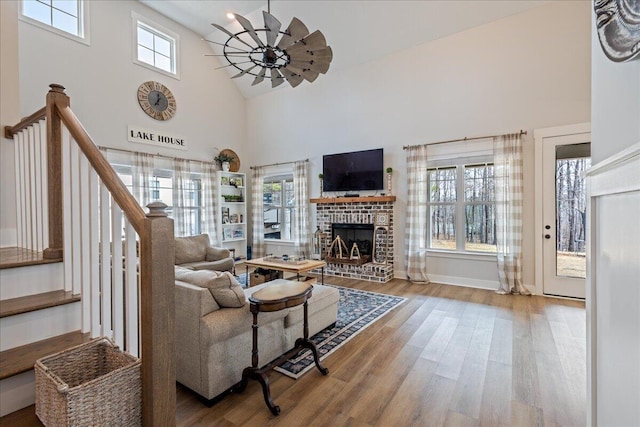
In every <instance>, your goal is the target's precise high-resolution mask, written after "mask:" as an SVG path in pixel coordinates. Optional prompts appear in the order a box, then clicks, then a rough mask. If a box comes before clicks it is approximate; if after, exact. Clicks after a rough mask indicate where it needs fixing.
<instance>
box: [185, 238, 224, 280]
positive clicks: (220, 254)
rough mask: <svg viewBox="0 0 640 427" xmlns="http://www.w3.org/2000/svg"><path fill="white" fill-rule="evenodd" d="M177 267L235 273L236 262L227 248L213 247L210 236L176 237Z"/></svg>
mask: <svg viewBox="0 0 640 427" xmlns="http://www.w3.org/2000/svg"><path fill="white" fill-rule="evenodd" d="M175 265H177V266H180V267H185V268H188V269H190V270H215V271H233V266H234V260H233V258H232V257H231V252H229V249H227V248H215V247H212V246H211V244H210V241H209V235H208V234H199V235H197V236H187V237H176V239H175Z"/></svg>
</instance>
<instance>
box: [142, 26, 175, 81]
mask: <svg viewBox="0 0 640 427" xmlns="http://www.w3.org/2000/svg"><path fill="white" fill-rule="evenodd" d="M134 22H135V53H134V55H135V56H134V62H135V63H137V64H139V65H142V66H145V67H147V68H151V69H155V70H157V71H161V72H163V73H165V74H169V75H171V76H174V77H176V76H177V75H178V60H177V57H178V54H177V52H178V35H177V34H174V33H172V32H170V31H169V30H167V29H164V28H162V27H160V26H159V25H157V24H154V23H152V22H151V21H148V20H143V19H142V18H141V17H139V16H136V15H134Z"/></svg>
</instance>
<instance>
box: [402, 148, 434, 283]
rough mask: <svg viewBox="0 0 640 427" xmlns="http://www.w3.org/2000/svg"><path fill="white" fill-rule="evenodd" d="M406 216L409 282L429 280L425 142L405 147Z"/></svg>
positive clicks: (406, 250) (405, 241) (427, 191)
mask: <svg viewBox="0 0 640 427" xmlns="http://www.w3.org/2000/svg"><path fill="white" fill-rule="evenodd" d="M407 181H408V182H407V220H406V227H405V238H404V246H405V253H406V262H407V277H408V279H409V280H411V281H412V282H416V283H425V284H426V283H429V277H428V276H427V248H426V232H427V219H428V211H427V197H429V189H428V188H427V185H426V184H427V146H426V145H420V146H414V147H409V148H408V149H407Z"/></svg>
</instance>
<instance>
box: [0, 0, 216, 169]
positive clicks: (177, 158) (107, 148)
mask: <svg viewBox="0 0 640 427" xmlns="http://www.w3.org/2000/svg"><path fill="white" fill-rule="evenodd" d="M0 1H1V0H0ZM98 148H99V149H102V148H104V149H105V150H109V151H120V152H121V153H140V154H148V155H150V156H155V157H163V158H165V159H171V160H187V161H189V162H202V163H214V162H212V161H209V160H196V159H187V158H184V157H171V156H166V155H163V154H160V153H156V154H153V153H146V152H144V151H133V150H125V149H124V148H111V147H102V146H98Z"/></svg>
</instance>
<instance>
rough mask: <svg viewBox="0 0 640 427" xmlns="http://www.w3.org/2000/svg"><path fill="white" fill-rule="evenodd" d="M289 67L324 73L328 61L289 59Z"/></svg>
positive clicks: (326, 69)
mask: <svg viewBox="0 0 640 427" xmlns="http://www.w3.org/2000/svg"><path fill="white" fill-rule="evenodd" d="M288 66H291V67H295V68H300V69H303V70H311V71H315V72H318V73H322V74H326V73H327V71H329V61H327V60H323V61H313V60H311V61H306V60H293V59H292V60H291V61H289V65H288Z"/></svg>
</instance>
